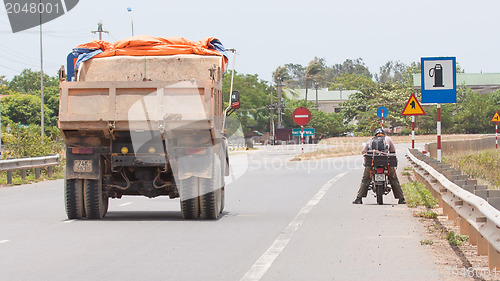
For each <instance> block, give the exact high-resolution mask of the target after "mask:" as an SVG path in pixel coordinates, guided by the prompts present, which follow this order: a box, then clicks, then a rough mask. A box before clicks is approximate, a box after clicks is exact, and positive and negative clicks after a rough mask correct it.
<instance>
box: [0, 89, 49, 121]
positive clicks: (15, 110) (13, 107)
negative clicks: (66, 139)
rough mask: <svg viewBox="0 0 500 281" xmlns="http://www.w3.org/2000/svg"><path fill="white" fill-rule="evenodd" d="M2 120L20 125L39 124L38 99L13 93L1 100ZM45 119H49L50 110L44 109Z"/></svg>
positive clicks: (33, 96) (37, 97)
mask: <svg viewBox="0 0 500 281" xmlns="http://www.w3.org/2000/svg"><path fill="white" fill-rule="evenodd" d="M1 107H2V119H3V118H8V119H9V120H11V121H12V122H15V123H18V124H21V125H30V124H40V97H39V96H35V95H27V94H20V93H14V94H11V95H9V96H6V97H4V98H2V100H1ZM44 113H45V114H44V116H45V119H47V120H48V119H50V116H51V115H52V114H53V113H52V110H50V109H48V108H47V109H46V110H45V112H44Z"/></svg>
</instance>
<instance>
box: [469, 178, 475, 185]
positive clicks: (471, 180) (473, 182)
mask: <svg viewBox="0 0 500 281" xmlns="http://www.w3.org/2000/svg"><path fill="white" fill-rule="evenodd" d="M467 181H468V182H469V184H476V185H477V180H473V179H468V180H467Z"/></svg>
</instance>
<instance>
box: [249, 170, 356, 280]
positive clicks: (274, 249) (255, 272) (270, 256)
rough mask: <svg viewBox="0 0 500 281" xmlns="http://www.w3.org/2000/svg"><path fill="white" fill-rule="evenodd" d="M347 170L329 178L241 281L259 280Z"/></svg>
mask: <svg viewBox="0 0 500 281" xmlns="http://www.w3.org/2000/svg"><path fill="white" fill-rule="evenodd" d="M346 174H347V172H344V173H341V174H338V175H337V176H335V177H334V178H332V179H331V180H329V181H328V182H327V183H326V184H325V185H324V186H323V187H322V188H321V189H320V190H319V191H318V192H317V193H316V194H315V195H314V196H313V198H311V200H309V202H307V204H306V205H305V206H304V207H302V209H301V210H300V211H299V213H298V214H297V215H296V216H295V218H294V219H293V220H292V221H291V222H290V223H289V224H288V226H287V227H285V229H284V230H283V231H282V232H281V233H280V235H278V238H276V240H274V242H273V244H272V245H271V246H270V247H269V249H267V250H266V251H265V252H264V254H262V256H260V257H259V258H258V259H257V261H255V263H254V264H253V265H252V267H250V269H249V270H248V271H247V273H245V275H244V276H243V277H242V278H241V279H240V281H258V280H260V279H261V278H262V277H263V276H264V274H266V272H267V270H269V268H270V267H271V265H272V264H273V263H274V261H275V260H276V259H277V258H278V256H279V255H280V254H281V252H283V250H284V249H285V247H286V246H287V245H288V242H290V240H291V239H292V237H293V235H294V234H295V232H296V231H297V230H298V229H299V227H300V226H301V225H302V224H303V222H304V220H305V217H306V215H307V214H308V213H309V212H311V210H312V209H313V208H314V206H316V205H317V204H318V203H319V201H320V200H321V199H322V198H323V196H325V194H326V193H327V192H328V190H329V189H330V187H332V185H333V184H334V183H335V182H336V181H337V180H339V179H340V178H341V177H343V176H344V175H346Z"/></svg>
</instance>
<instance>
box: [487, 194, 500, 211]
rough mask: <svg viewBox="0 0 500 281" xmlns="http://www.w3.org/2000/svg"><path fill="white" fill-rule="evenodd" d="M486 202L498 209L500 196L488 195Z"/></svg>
mask: <svg viewBox="0 0 500 281" xmlns="http://www.w3.org/2000/svg"><path fill="white" fill-rule="evenodd" d="M488 203H489V204H490V205H491V206H493V207H494V208H495V209H497V210H500V197H488Z"/></svg>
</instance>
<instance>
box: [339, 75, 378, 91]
mask: <svg viewBox="0 0 500 281" xmlns="http://www.w3.org/2000/svg"><path fill="white" fill-rule="evenodd" d="M376 86H377V83H375V82H374V81H373V80H372V79H370V78H368V77H366V76H364V75H359V74H351V73H345V74H340V75H338V76H336V77H335V78H334V79H333V82H331V83H330V87H329V89H330V90H336V89H340V88H342V89H346V90H362V89H366V88H370V89H373V88H376Z"/></svg>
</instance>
